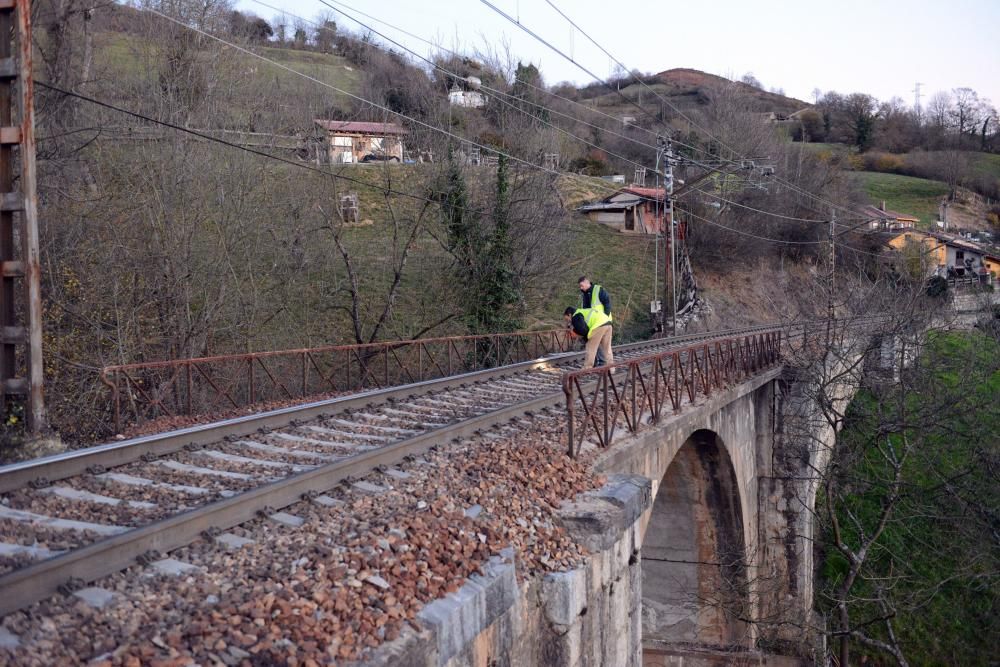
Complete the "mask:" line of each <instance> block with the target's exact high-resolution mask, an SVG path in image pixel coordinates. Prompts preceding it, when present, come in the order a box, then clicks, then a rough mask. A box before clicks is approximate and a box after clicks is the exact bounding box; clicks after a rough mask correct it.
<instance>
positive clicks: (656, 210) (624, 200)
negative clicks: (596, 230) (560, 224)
mask: <svg viewBox="0 0 1000 667" xmlns="http://www.w3.org/2000/svg"><path fill="white" fill-rule="evenodd" d="M577 211H579V212H580V213H583V214H584V215H586V216H587V217H588V218H590V220H592V221H594V222H599V223H601V224H602V225H607V226H608V227H612V228H614V229H617V230H618V231H620V232H623V233H625V234H656V233H658V232H663V231H666V229H667V223H666V221H667V217H668V215H669V213H668V206H667V192H666V190H664V189H663V188H643V187H639V186H635V185H630V186H628V187H624V188H621V189H619V190H618V191H617V192H615V193H614V194H612V195H609V196H607V197H605V198H604V199H601V200H600V201H596V202H593V203H591V204H584V205H583V206H581V207H579V208H578V209H577Z"/></svg>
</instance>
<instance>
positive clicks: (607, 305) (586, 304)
mask: <svg viewBox="0 0 1000 667" xmlns="http://www.w3.org/2000/svg"><path fill="white" fill-rule="evenodd" d="M594 287H601V286H600V285H593V284H592V285H591V286H590V289H589V290H586V291H584V290H580V302H581V303H582V304H583V308H590V299H591V296H592V295H593V293H594ZM597 299H598V301H600V302H601V305H602V306H604V314H605V315H610V314H611V295H610V294H608V290H606V289H604V288H603V287H601V291H600V293H599V294H598V295H597Z"/></svg>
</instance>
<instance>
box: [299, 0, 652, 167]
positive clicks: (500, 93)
mask: <svg viewBox="0 0 1000 667" xmlns="http://www.w3.org/2000/svg"><path fill="white" fill-rule="evenodd" d="M319 1H320V2H321V3H322V4H324V5H326V6H327V7H330V8H331V9H335V7H334V6H333V5H331V4H330V3H328V2H326V0H319ZM339 11H340V13H341V15H343V16H345V17H347V18H348V19H350V20H351V21H354V22H355V23H357V24H358V25H359V26H362V27H363V28H365V29H367V30H370V31H371V32H372V33H373V34H375V35H378V36H379V37H381V38H382V39H385V40H387V41H388V42H390V43H392V44H395V45H396V46H397V47H399V48H401V49H403V50H404V51H406V52H408V53H410V54H411V55H413V56H415V57H416V58H419V59H420V60H422V61H424V62H425V63H427V64H428V65H430V66H431V67H433V68H434V69H436V70H439V71H441V72H444V73H445V74H447V75H448V76H451V77H454V78H456V79H463V78H464V77H462V76H460V75H458V74H457V73H455V72H452V71H451V70H449V69H447V68H445V67H442V66H441V65H438V64H437V63H435V62H434V61H432V60H431V59H430V58H426V57H425V56H422V55H420V54H419V53H417V52H416V51H414V50H412V49H410V48H409V47H407V46H404V45H403V44H401V43H399V42H397V41H395V40H394V39H392V38H391V37H387V36H385V35H384V34H382V33H381V32H379V31H377V30H375V29H374V28H372V27H371V26H370V25H368V24H366V23H363V22H362V21H359V20H358V19H356V18H354V17H353V16H351V15H350V14H348V13H346V12H344V11H343V10H339ZM382 50H383V51H387V50H388V49H382ZM482 88H483V89H485V90H488V91H490V92H491V93H493V94H494V95H496V96H497V99H498V100H500V101H501V102H502V103H503V104H505V105H507V106H508V107H510V108H511V109H513V110H514V111H516V112H518V113H522V114H524V115H526V116H528V117H529V118H531V119H533V120H536V121H538V122H539V123H542V124H543V125H545V126H546V127H550V128H552V129H554V130H556V131H558V132H561V133H563V134H565V135H566V136H568V137H570V138H572V139H575V140H577V141H579V142H581V143H583V144H586V145H587V146H590V147H591V148H596V149H598V150H603V151H604V152H606V153H607V154H608V155H611V156H613V157H616V158H618V159H619V160H622V161H624V162H627V163H629V164H631V165H634V166H636V167H641V168H643V169H649V167H648V166H647V165H644V164H641V163H639V162H636V161H635V160H632V159H630V158H627V157H625V156H623V155H619V154H617V153H614V152H612V151H609V150H607V149H606V148H602V147H601V146H598V145H597V144H595V143H594V142H592V141H588V140H587V139H584V138H583V137H581V136H578V135H576V134H573V133H572V132H570V131H569V130H566V129H564V128H562V127H559V126H558V125H554V124H553V123H550V122H549V121H547V120H545V119H544V118H541V117H539V116H536V115H534V114H532V113H529V112H528V111H527V110H525V109H523V108H521V107H520V106H518V105H517V104H515V103H513V102H510V101H508V98H512V99H514V100H515V101H517V102H520V103H525V100H520V99H518V98H516V97H514V96H513V95H508V94H507V93H505V92H503V91H501V90H497V89H495V88H490V87H489V86H485V85H484V86H482ZM527 104H530V105H532V106H537V107H538V108H540V109H544V110H545V111H548V112H550V113H558V112H557V111H555V110H554V109H549V108H548V107H545V106H543V105H540V104H535V103H534V102H527ZM570 117H571V116H570ZM571 118H572V117H571ZM649 148H652V149H654V150H655V148H656V147H655V146H649ZM650 171H652V170H650Z"/></svg>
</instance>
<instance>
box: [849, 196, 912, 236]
mask: <svg viewBox="0 0 1000 667" xmlns="http://www.w3.org/2000/svg"><path fill="white" fill-rule="evenodd" d="M860 213H861V214H862V215H864V216H867V217H868V218H870V219H871V228H872V229H873V230H876V231H883V232H895V231H902V230H904V229H913V227H914V225H916V224H917V223H918V222H920V220H919V219H918V218H916V217H915V216H912V215H910V214H908V213H899V212H897V211H890V210H889V209H887V208H886V207H885V200H882V201H881V202H880V203H879V205H878V206H865V207H864V208H862V209H861V211H860Z"/></svg>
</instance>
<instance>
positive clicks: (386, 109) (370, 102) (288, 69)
mask: <svg viewBox="0 0 1000 667" xmlns="http://www.w3.org/2000/svg"><path fill="white" fill-rule="evenodd" d="M141 11H146V12H150V13H151V14H155V15H156V16H159V17H161V18H163V19H165V20H167V21H170V22H171V23H174V24H176V25H179V26H181V27H182V28H186V29H188V30H191V31H192V32H196V33H198V34H200V35H203V36H204V37H207V38H209V39H211V40H214V41H216V42H219V43H220V44H224V45H226V46H228V47H230V48H232V49H235V50H236V51H239V52H241V53H245V54H246V55H249V56H251V57H253V58H257V59H258V60H262V61H264V62H266V63H269V64H271V65H273V66H275V67H277V68H278V69H281V70H284V71H286V72H288V73H290V74H294V75H296V76H300V77H302V78H304V79H306V80H308V81H312V82H313V83H315V84H318V85H320V86H323V87H324V88H329V89H330V90H333V91H334V92H337V93H340V94H341V95H344V96H345V97H349V98H351V99H353V100H357V101H359V102H362V103H364V104H368V105H370V106H371V107H372V108H374V109H378V110H380V111H383V112H385V113H386V114H391V115H394V116H398V117H399V118H404V119H406V120H408V121H410V122H411V123H413V124H414V125H418V126H420V127H423V128H426V129H428V130H431V131H434V132H437V133H440V134H443V135H445V136H448V137H451V138H453V139H457V140H458V141H461V142H463V143H466V144H469V145H470V146H475V147H476V148H479V149H480V150H484V151H486V152H488V153H489V152H492V153H496V154H498V155H503V156H505V157H506V158H507V159H509V160H511V161H513V162H516V163H518V164H523V165H524V166H526V167H528V168H529V169H537V170H539V171H544V172H547V173H550V174H554V175H556V176H564V177H567V178H576V179H578V180H579V179H586V182H587V185H588V186H591V187H594V186H597V187H599V188H601V187H603V188H604V189H605V190H610V191H614V192H617V190H618V189H617V188H614V187H611V186H610V184H604V182H603V181H601V182H597V181H594V180H593V179H592V178H589V177H586V176H580V175H578V174H573V173H567V172H560V171H558V170H556V169H550V168H548V167H545V166H544V165H537V164H534V163H532V162H529V161H528V160H525V159H523V158H519V157H517V156H515V155H511V154H510V153H508V152H506V151H503V150H501V149H498V148H495V147H492V146H485V145H483V144H480V143H478V142H476V141H473V140H471V139H467V138H465V137H462V136H459V135H457V134H455V133H453V132H450V131H448V130H445V129H443V128H440V127H437V126H436V125H432V124H430V123H427V122H425V121H422V120H419V119H417V118H414V117H412V116H409V115H407V114H405V113H402V112H400V111H394V110H392V109H390V108H389V107H387V106H385V105H384V104H380V103H378V102H375V101H373V100H369V99H367V98H364V97H361V96H360V95H356V94H354V93H352V92H350V91H347V90H344V89H343V88H339V87H337V86H335V85H333V84H331V83H327V82H326V81H323V80H321V79H317V78H316V77H314V76H310V75H308V74H306V73H304V72H300V71H298V70H296V69H293V68H291V67H289V66H288V65H285V64H283V63H279V62H277V61H276V60H273V59H271V58H268V57H267V56H264V55H261V54H259V53H255V52H253V51H251V50H250V49H247V48H245V47H242V46H240V45H238V44H234V43H233V42H230V41H228V40H226V39H223V38H222V37H219V36H218V35H213V34H211V33H209V32H206V31H205V30H202V29H201V28H198V27H196V26H192V25H188V24H187V23H184V22H183V21H181V20H179V19H176V18H174V17H172V16H170V15H168V14H164V13H163V12H160V11H157V10H155V9H150V8H146V9H143V10H141Z"/></svg>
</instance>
